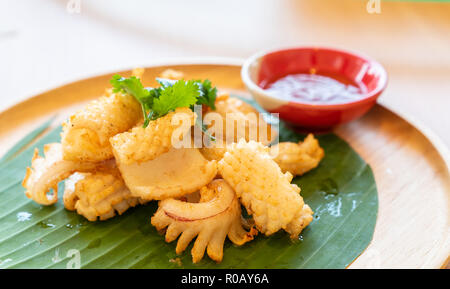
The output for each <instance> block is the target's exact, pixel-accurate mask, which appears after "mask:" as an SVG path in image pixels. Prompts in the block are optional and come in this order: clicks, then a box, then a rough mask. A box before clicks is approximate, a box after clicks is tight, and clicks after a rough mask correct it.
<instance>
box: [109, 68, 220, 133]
mask: <svg viewBox="0 0 450 289" xmlns="http://www.w3.org/2000/svg"><path fill="white" fill-rule="evenodd" d="M156 80H157V81H158V83H159V84H160V85H161V86H160V87H157V88H146V87H144V86H143V85H142V83H141V80H140V79H139V78H137V77H135V76H131V77H129V78H125V77H122V76H120V75H118V74H116V75H114V76H113V78H112V79H111V81H110V82H111V84H112V86H113V92H123V93H127V94H130V95H132V96H134V97H135V98H136V100H137V101H139V103H140V104H141V107H142V113H143V114H144V127H147V125H148V123H149V122H150V121H151V120H155V119H157V118H160V117H162V116H164V115H166V114H167V113H169V112H171V111H173V110H175V109H176V108H178V107H191V108H192V107H193V106H194V105H195V104H204V105H207V106H209V107H211V108H212V109H215V106H214V102H215V101H216V95H217V89H216V88H215V87H212V85H211V81H209V80H208V79H206V80H204V81H201V80H189V81H185V80H176V81H175V80H170V79H163V78H157V79H156Z"/></svg>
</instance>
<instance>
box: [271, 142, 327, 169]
mask: <svg viewBox="0 0 450 289" xmlns="http://www.w3.org/2000/svg"><path fill="white" fill-rule="evenodd" d="M270 154H271V155H273V156H274V161H275V162H276V163H277V164H278V165H279V166H280V168H281V170H282V171H283V172H290V173H291V174H293V175H303V174H304V173H306V172H308V171H310V170H312V169H314V168H316V167H317V166H318V165H319V163H320V161H321V160H322V159H323V157H324V156H325V153H324V150H323V149H322V148H321V147H320V145H319V141H318V140H317V139H315V138H314V136H313V135H312V134H309V135H308V136H307V137H306V138H305V140H304V141H303V142H299V143H293V142H281V143H279V144H277V145H275V146H272V147H271V148H270Z"/></svg>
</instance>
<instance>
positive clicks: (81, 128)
mask: <svg viewBox="0 0 450 289" xmlns="http://www.w3.org/2000/svg"><path fill="white" fill-rule="evenodd" d="M140 118H142V112H141V107H140V104H139V103H138V102H137V101H136V100H135V98H134V97H133V96H131V95H126V94H122V93H111V94H109V95H106V96H102V97H100V98H98V99H95V100H93V101H91V102H89V103H88V104H87V105H86V106H85V107H84V108H83V109H82V110H80V111H78V112H76V113H75V114H73V115H72V116H71V117H70V118H69V120H68V121H66V122H64V123H63V132H62V134H61V143H62V145H63V153H64V159H66V160H71V161H91V162H98V161H102V160H107V159H110V158H112V157H113V153H112V150H111V145H110V143H109V138H110V137H112V136H114V135H116V134H118V133H121V132H124V131H127V130H128V129H130V128H131V127H133V126H134V125H135V124H136V123H137V122H138V121H139V119H140Z"/></svg>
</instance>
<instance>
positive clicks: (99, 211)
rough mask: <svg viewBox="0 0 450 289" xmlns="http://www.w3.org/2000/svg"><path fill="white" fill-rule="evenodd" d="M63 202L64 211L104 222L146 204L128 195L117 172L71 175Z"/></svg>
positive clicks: (67, 181) (66, 184)
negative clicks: (129, 209) (74, 212)
mask: <svg viewBox="0 0 450 289" xmlns="http://www.w3.org/2000/svg"><path fill="white" fill-rule="evenodd" d="M63 199H64V206H65V208H66V209H68V210H70V211H74V210H76V211H77V213H78V214H80V215H82V216H84V217H85V218H86V219H88V220H89V221H96V220H97V219H100V220H101V221H104V220H107V219H109V218H112V217H114V216H115V215H116V212H117V213H119V215H121V214H123V213H124V212H125V211H126V210H128V208H130V207H134V206H136V205H138V204H143V203H145V202H144V201H143V200H142V199H140V198H137V197H133V196H131V192H130V191H129V190H128V188H127V187H126V186H125V183H124V182H123V180H122V178H121V177H120V174H119V173H118V171H117V170H115V171H109V172H108V171H104V172H96V173H74V174H72V175H71V176H70V177H69V179H67V180H66V183H65V190H64V198H63Z"/></svg>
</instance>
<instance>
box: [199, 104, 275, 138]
mask: <svg viewBox="0 0 450 289" xmlns="http://www.w3.org/2000/svg"><path fill="white" fill-rule="evenodd" d="M215 105H216V109H215V110H211V109H209V110H208V112H207V113H206V114H205V116H204V120H205V121H207V120H208V118H210V119H215V117H213V116H208V114H209V113H218V114H219V115H220V116H221V117H222V132H221V135H220V136H219V135H218V134H219V133H220V132H217V133H216V132H214V135H215V136H216V137H222V139H223V140H224V141H226V143H232V142H237V141H238V140H239V139H241V138H245V139H246V140H247V141H249V140H254V141H259V142H262V143H263V144H269V143H270V142H272V141H273V140H274V139H275V137H276V136H277V131H275V130H274V129H273V128H272V126H271V125H270V124H267V123H266V122H265V121H264V119H263V118H262V115H260V113H259V112H258V111H257V110H256V109H255V108H254V107H253V106H252V105H250V104H248V103H246V102H244V101H242V100H240V99H238V98H235V97H229V96H228V95H220V96H219V97H218V98H217V99H216V102H215ZM207 122H209V121H207ZM233 123H234V125H233ZM212 125H214V123H211V124H209V127H211V126H212Z"/></svg>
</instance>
